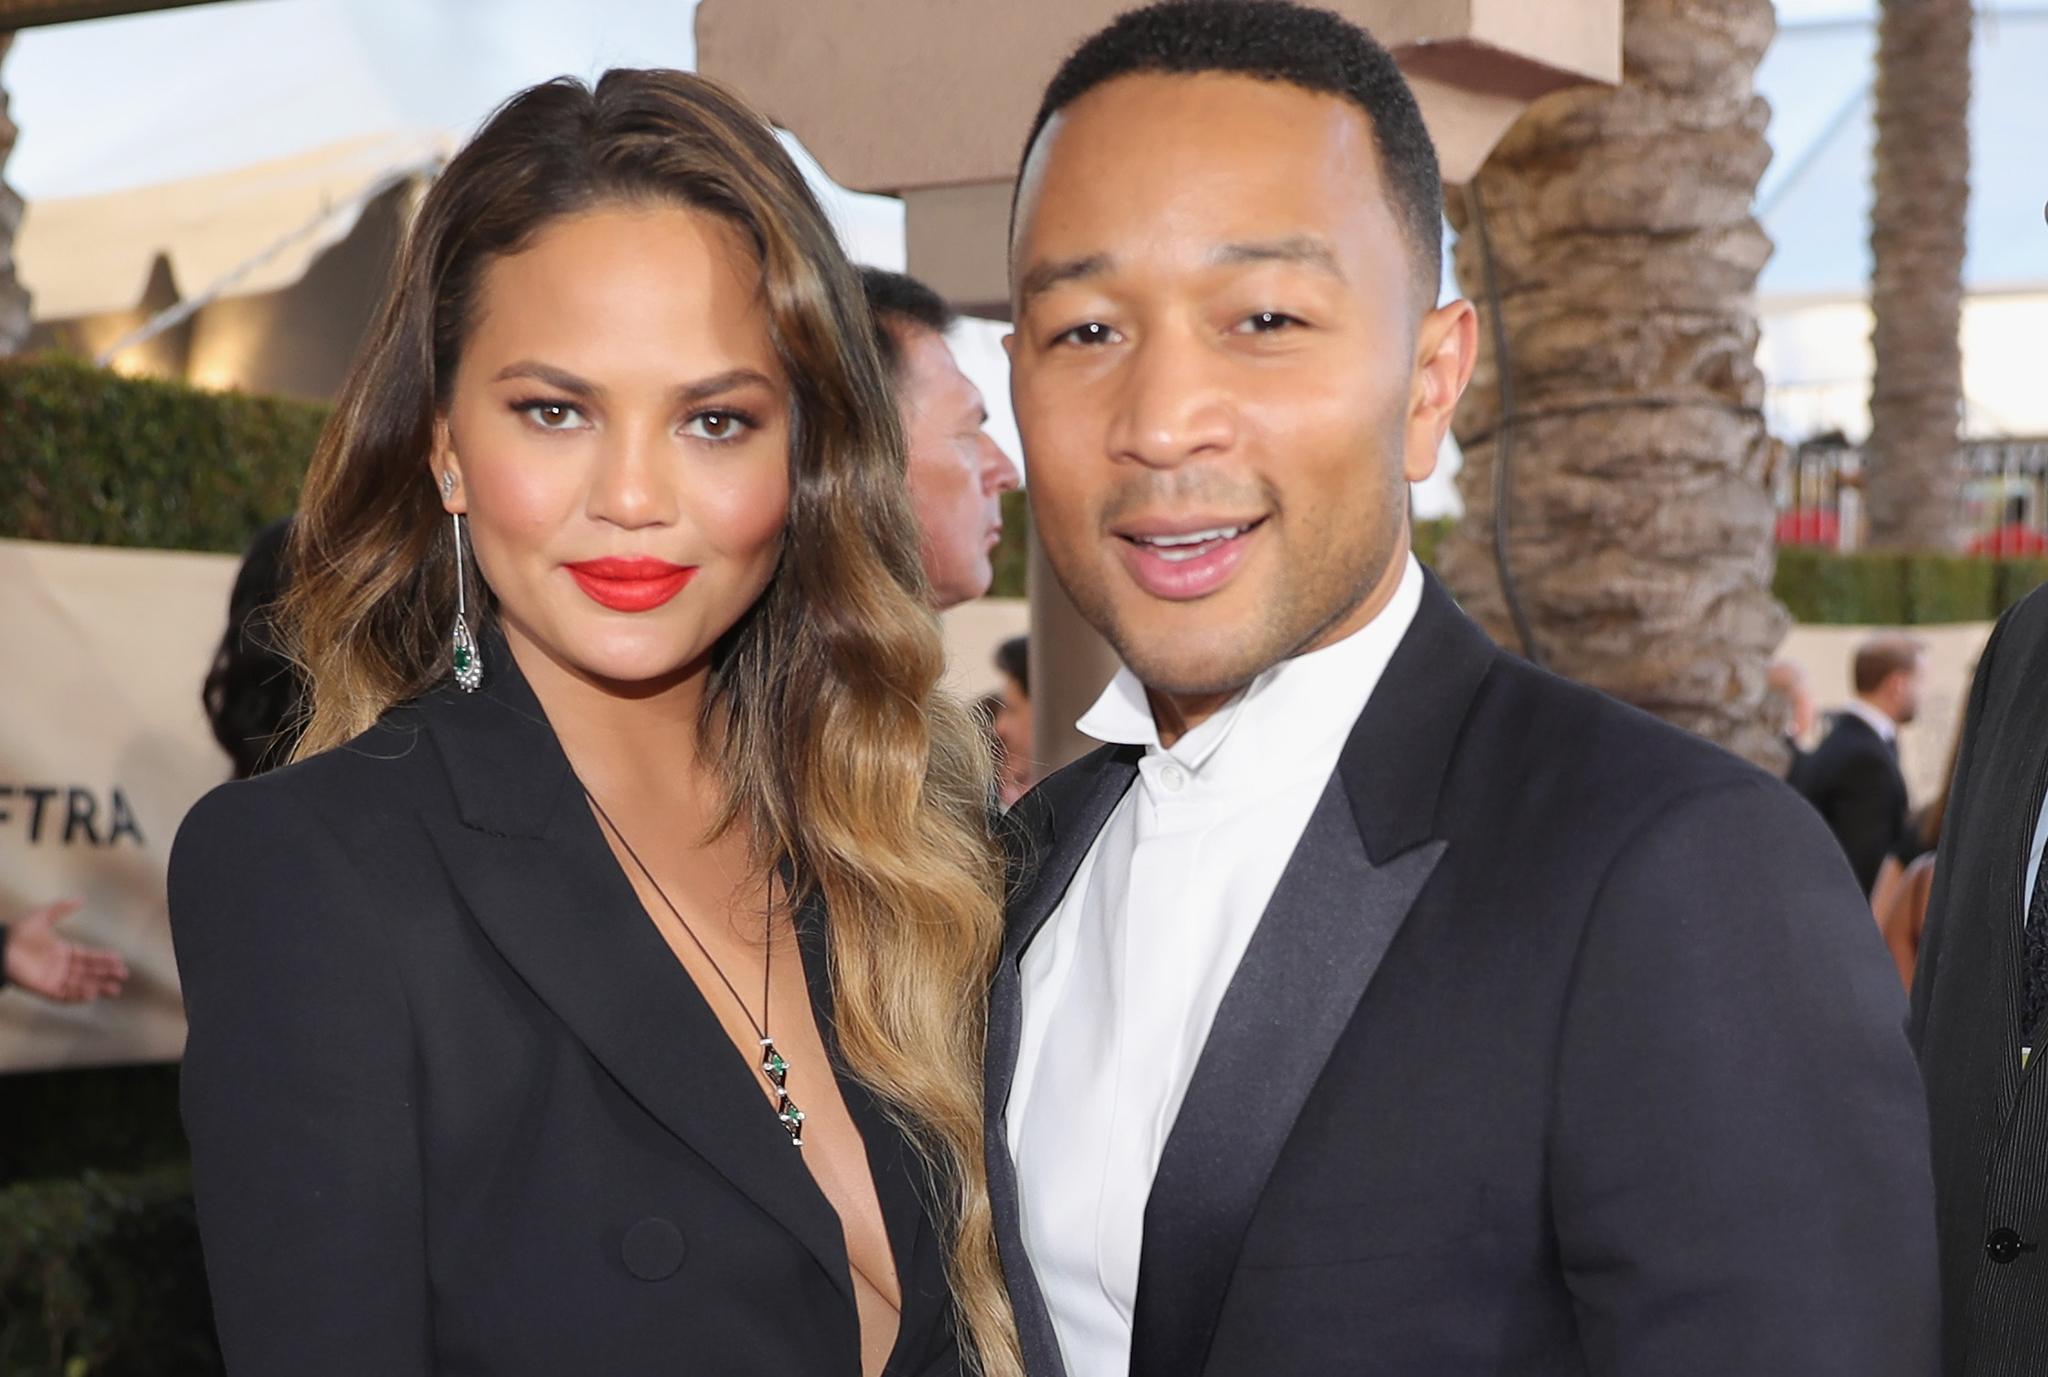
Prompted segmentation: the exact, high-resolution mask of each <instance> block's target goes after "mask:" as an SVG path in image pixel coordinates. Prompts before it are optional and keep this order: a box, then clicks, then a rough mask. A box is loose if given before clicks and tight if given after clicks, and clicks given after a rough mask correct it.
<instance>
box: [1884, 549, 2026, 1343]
mask: <svg viewBox="0 0 2048 1377" xmlns="http://www.w3.org/2000/svg"><path fill="white" fill-rule="evenodd" d="M2043 684H2048V588H2043V589H2036V590H2035V591H2034V592H2033V593H2032V594H2030V595H2029V596H2028V597H2027V598H2026V599H2025V600H2024V601H2022V602H2021V603H2020V604H2019V605H2018V606H2017V607H2015V608H2013V609H2012V610H2011V611H2010V612H2008V613H2006V614H2005V617H2004V618H2003V619H2002V620H2001V621H2000V622H1999V624H1998V627H1997V629H1996V630H1995V631H1993V632H1992V635H1991V640H1990V643H1989V644H1988V645H1986V646H1985V648H1984V655H1983V658H1982V659H1981V660H1980V661H1979V662H1978V665H1977V676H1976V680H1975V682H1974V683H1973V684H1972V686H1971V689H1970V704H1969V709H1968V714H1967V716H1966V717H1965V718H1964V723H1963V744H1962V750H1961V753H1960V754H1959V755H1958V756H1957V757H1956V775H1955V779H1954V780H1953V781H1952V782H1951V785H1950V789H1949V800H1948V812H1947V815H1946V816H1945V818H1944V819H1943V822H1942V827H1941V847H1940V850H1939V851H1938V853H1937V854H1936V858H1935V862H1934V894H1933V898H1932V900H1931V901H1930V902H1929V905H1928V912H1927V926H1926V930H1925V933H1924V935H1923V936H1922V938H1921V944H1920V964H1919V968H1918V969H1917V970H1916V971H1915V973H1914V977H1913V1019H1912V1025H1911V1031H1912V1037H1913V1042H1914V1045H1915V1046H1916V1047H1917V1048H1918V1049H1919V1052H1920V1067H1921V1070H1922V1071H1923V1072H1924V1073H1925V1075H1926V1078H1927V1095H1928V1100H1929V1104H1930V1106H1931V1108H1932V1111H1933V1116H1934V1182H1935V1191H1936V1200H1937V1204H1938V1207H1939V1220H1940V1230H1941V1294H1942V1370H1943V1371H1944V1372H1945V1373H1947V1374H1948V1377H2036V1374H2039V1373H2043V1372H2048V1251H2044V1250H2043V1248H2042V1246H2041V1245H2042V1244H2043V1243H2044V1242H2048V1082H2044V1080H2043V1073H2042V1071H2041V1068H2040V1065H2039V1063H2041V1062H2042V1061H2044V1060H2048V1058H2044V1057H2043V1056H2042V1055H2041V1054H2040V1052H2041V1048H2042V1046H2043V1044H2044V1041H2048V1017H2044V1010H2048V867H2044V866H2043V865H2042V864H2041V852H2042V847H2043V843H2044V842H2048V811H2044V809H2043V807H2042V795H2043V789H2044V786H2048V730H2044V729H2043V728H2044V725H2048V715H2044V711H2043V700H2042V695H2041V686H2042V685H2043Z"/></svg>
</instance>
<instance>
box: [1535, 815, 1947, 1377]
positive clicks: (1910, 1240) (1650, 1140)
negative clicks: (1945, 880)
mask: <svg viewBox="0 0 2048 1377" xmlns="http://www.w3.org/2000/svg"><path fill="white" fill-rule="evenodd" d="M1902 998H1903V997H1902V994H1901V991H1900V986H1899V978H1898V974H1897V972H1896V970H1895V969H1894V968H1893V966H1892V963H1891V962H1890V961H1889V960H1888V959H1887V957H1886V955H1885V950H1884V946H1883V944H1882V942H1880V940H1879V938H1878V934H1877V929H1876V925H1875V924H1874V923H1873V922H1872V920H1871V916H1870V913H1869V911H1868V909H1867V908H1866V906H1865V905H1864V903H1863V902H1862V900H1861V899H1860V898H1859V897H1858V895H1857V893H1856V891H1855V888H1854V886H1853V885H1852V884H1851V882H1850V877H1849V874H1848V872H1847V871H1846V870H1845V869H1844V868H1843V866H1842V862H1841V859H1840V853H1839V851H1838V850H1837V848H1836V847H1835V845H1834V843H1833V841H1832V840H1831V839H1830V838H1829V836H1828V834H1827V832H1826V831H1825V830H1824V829H1823V828H1822V826H1821V824H1820V821H1819V819H1818V818H1817V817H1816V816H1815V815H1814V814H1813V812H1812V811H1811V810H1810V809H1808V808H1806V807H1805V806H1804V805H1803V804H1801V803H1800V802H1799V801H1798V800H1797V798H1796V797H1795V796H1794V795H1792V794H1791V793H1790V792H1789V791H1786V790H1785V789H1783V788H1782V787H1780V786H1779V785H1778V784H1777V783H1776V782H1775V781H1771V780H1766V779H1764V778H1762V777H1760V776H1759V777H1758V778H1757V779H1756V780H1755V781H1754V782H1751V781H1748V780H1736V781H1731V782H1729V783H1726V784H1721V785H1715V786H1710V787H1707V788H1703V789H1701V790H1699V791H1696V792H1694V793H1692V794H1689V795H1687V796H1685V797H1683V798H1681V799H1680V800H1678V801H1677V802H1676V803H1674V804H1673V805H1671V806H1669V807H1668V808H1667V809H1665V810H1664V811H1663V812H1662V813H1661V814H1660V815H1658V816H1655V817H1653V818H1651V819H1649V820H1648V821H1647V822H1645V823H1644V824H1642V826H1641V827H1640V828H1639V830H1638V831H1637V833H1636V835H1635V837H1634V839H1633V840H1632V841H1631V842H1630V843H1629V844H1628V845H1627V846H1626V847H1625V848H1624V849H1623V851H1622V852H1621V853H1620V855H1619V857H1618V858H1617V859H1616V861H1615V862H1614V863H1613V866H1612V868H1611V869H1610V871H1609V873H1608V875H1607V876H1606V878H1605V880H1604V882H1603V884H1602V886H1601V890H1600V895H1599V898H1598V900H1597V901H1596V904H1595V907H1594V909H1593V912H1592V914H1591V916H1590V919H1589V922H1588V926H1587V930H1586V932H1585V935H1584V937H1583V942H1582V947H1581V950H1580V952H1579V954H1578V958H1577V964H1576V967H1575V969H1574V973H1573V982H1572V987H1571V993H1570V997H1569V1003H1568V1006H1567V1014H1566V1020H1565V1025H1564V1029H1563V1035H1562V1042H1561V1048H1560V1062H1559V1067H1558V1081H1557V1087H1558V1088H1557V1096H1558V1102H1557V1105H1556V1114H1555V1119H1554V1128H1553V1142H1552V1150H1551V1154H1550V1171H1551V1191H1552V1202H1553V1209H1554V1215H1555V1221H1556V1229H1557V1233H1558V1237H1559V1241H1560V1249H1561V1253H1562V1259H1563V1262H1564V1265H1565V1268H1566V1273H1567V1278H1568V1282H1569V1285H1570V1286H1571V1289H1572V1292H1573V1295H1574V1298H1575V1300H1576V1304H1577V1309H1578V1313H1579V1319H1580V1327H1581V1334H1582V1336H1583V1343H1584V1346H1585V1349H1586V1352H1587V1355H1588V1358H1589V1361H1590V1371H1591V1372H1593V1373H1596V1374H1600V1377H1729V1374H1734V1373H1759V1374H1761V1373H1798V1374H1800V1377H1930V1374H1932V1373H1933V1372H1934V1370H1935V1339H1936V1325H1937V1319H1938V1316H1937V1312H1936V1307H1937V1298H1936V1280H1935V1262H1934V1257H1935V1254H1934V1202H1933V1184H1932V1178H1931V1175H1930V1167H1929V1163H1928V1131H1927V1119H1926V1109H1925V1105H1924V1102H1923V1099H1922V1096H1921V1092H1920V1085H1919V1079H1918V1074H1917V1072H1916V1070H1915V1068H1914V1065H1913V1061H1912V1057H1911V1054H1910V1052H1909V1051H1908V1049H1907V1045H1906V1040H1905V1036H1904V1028H1903V1020H1902V1017H1901V1015H1902V1013H1903V1006H1902Z"/></svg>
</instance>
